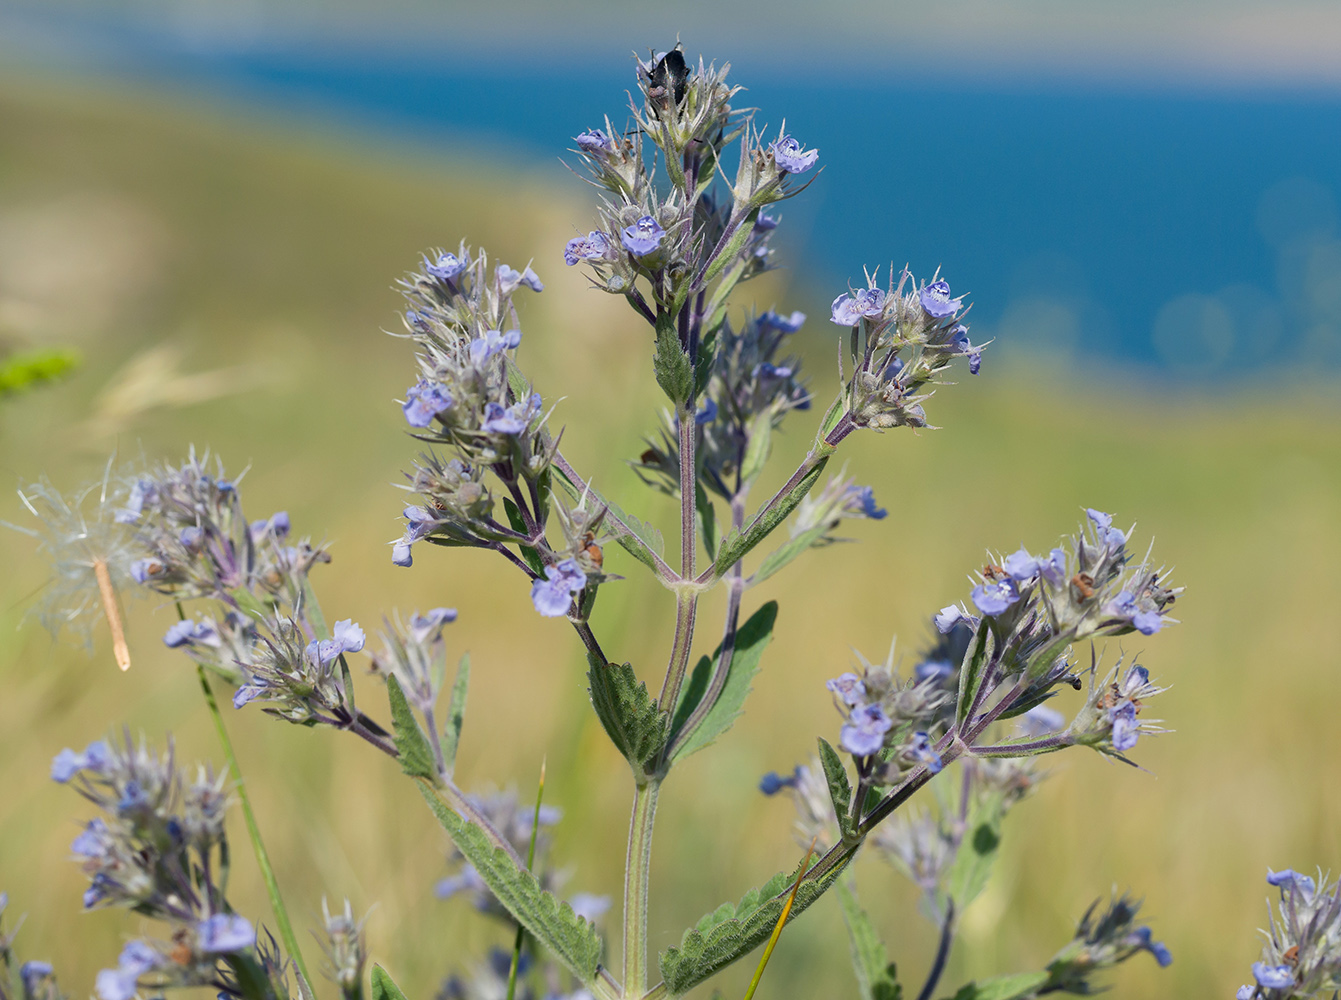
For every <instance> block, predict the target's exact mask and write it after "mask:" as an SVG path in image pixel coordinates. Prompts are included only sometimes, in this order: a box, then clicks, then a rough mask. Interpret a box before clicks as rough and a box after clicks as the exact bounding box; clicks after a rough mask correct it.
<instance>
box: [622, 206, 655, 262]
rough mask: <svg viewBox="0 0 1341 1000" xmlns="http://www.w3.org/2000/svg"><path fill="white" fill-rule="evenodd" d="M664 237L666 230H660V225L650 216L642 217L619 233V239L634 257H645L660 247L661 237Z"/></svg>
mask: <svg viewBox="0 0 1341 1000" xmlns="http://www.w3.org/2000/svg"><path fill="white" fill-rule="evenodd" d="M665 235H666V230H664V229H662V228H661V224H660V223H659V222H657V220H656V219H654V218H652V217H651V216H650V215H644V216H643V217H642V218H641V219H639V220H638V221H637V222H635V223H634V224H633V225H631V226H629V227H628V228H627V229H624V230H623V231H621V232H620V234H619V239H620V242H622V243H623V244H624V248H625V249H626V250H628V252H629V253H631V254H633V255H634V256H635V257H645V256H647V255H648V254H649V253H651V252H652V251H654V250H656V248H657V247H659V246H661V237H663V236H665Z"/></svg>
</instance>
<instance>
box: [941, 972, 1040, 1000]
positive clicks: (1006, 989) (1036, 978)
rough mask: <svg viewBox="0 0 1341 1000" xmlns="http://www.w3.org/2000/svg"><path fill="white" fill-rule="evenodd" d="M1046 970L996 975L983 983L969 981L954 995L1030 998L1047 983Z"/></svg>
mask: <svg viewBox="0 0 1341 1000" xmlns="http://www.w3.org/2000/svg"><path fill="white" fill-rule="evenodd" d="M1047 981H1048V974H1047V973H1046V972H1021V973H1017V974H1016V975H1013V976H996V977H994V978H992V979H986V980H983V981H982V982H981V983H969V984H968V985H966V986H965V987H964V988H963V989H961V990H960V991H959V992H958V993H956V994H955V995H954V1000H1028V998H1031V997H1034V996H1037V995H1038V990H1039V989H1040V988H1041V987H1042V986H1044V985H1046V983H1047Z"/></svg>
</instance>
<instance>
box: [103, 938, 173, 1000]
mask: <svg viewBox="0 0 1341 1000" xmlns="http://www.w3.org/2000/svg"><path fill="white" fill-rule="evenodd" d="M164 964H165V960H164V958H163V957H162V956H161V955H159V953H158V951H157V950H156V949H155V948H154V947H153V946H152V945H150V944H149V943H148V942H146V941H128V942H127V943H126V946H125V947H124V948H122V949H121V955H120V957H119V958H118V959H117V967H116V968H115V969H103V970H102V971H101V972H99V973H98V977H97V979H96V980H95V988H96V989H97V991H98V996H99V997H101V998H102V1000H131V998H132V997H134V996H135V993H136V983H137V982H138V981H139V978H140V976H142V975H144V974H145V973H146V972H150V971H152V970H154V969H157V968H161V967H162V966H163V965H164Z"/></svg>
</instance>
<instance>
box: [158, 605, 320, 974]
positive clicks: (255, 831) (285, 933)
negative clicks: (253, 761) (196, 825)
mask: <svg viewBox="0 0 1341 1000" xmlns="http://www.w3.org/2000/svg"><path fill="white" fill-rule="evenodd" d="M179 610H180V609H179ZM196 676H197V677H199V678H200V689H201V691H203V692H204V694H205V704H206V705H208V706H209V710H210V715H211V716H213V718H214V729H215V731H216V732H217V733H218V734H219V743H220V744H221V745H222V746H223V752H224V760H226V761H227V762H228V769H229V770H230V771H231V772H232V774H233V779H234V780H235V781H236V782H237V784H236V785H235V786H234V787H235V789H236V791H237V797H238V801H239V802H240V803H241V805H242V816H243V818H244V819H245V820H246V823H247V836H248V837H249V838H250V839H251V849H252V851H253V852H254V853H255V855H256V867H257V868H259V869H260V870H261V881H263V882H264V883H265V891H266V893H267V894H268V895H269V896H270V908H271V909H272V910H274V912H275V923H276V924H277V925H278V926H279V936H280V940H282V941H283V942H284V949H285V951H287V952H288V953H289V957H290V958H292V959H293V964H294V966H295V967H296V968H297V970H298V975H299V976H301V977H302V981H303V984H304V985H307V984H310V983H311V982H312V977H311V975H310V974H309V973H308V971H307V963H306V962H305V961H304V960H303V953H302V951H301V950H300V949H299V948H298V938H297V937H295V936H294V933H293V924H291V923H290V922H289V911H288V910H287V909H286V908H285V906H284V897H283V896H281V895H280V892H279V882H278V881H277V880H276V879H275V869H274V868H272V867H271V865H270V855H269V854H267V853H266V850H265V844H264V843H262V842H261V828H260V826H259V825H258V824H257V822H256V814H255V813H254V812H253V811H252V808H251V796H249V795H248V794H247V783H246V781H244V780H243V778H242V770H241V768H239V767H238V764H237V755H236V754H234V753H233V741H232V740H230V739H229V738H228V730H227V729H225V728H224V721H223V715H222V714H221V713H220V712H219V703H218V702H217V701H216V700H215V698H214V690H213V689H212V688H211V687H210V682H209V678H208V677H206V676H205V668H204V667H202V666H200V665H199V664H196ZM307 989H308V992H309V993H310V991H311V987H310V985H307Z"/></svg>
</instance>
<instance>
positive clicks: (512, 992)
mask: <svg viewBox="0 0 1341 1000" xmlns="http://www.w3.org/2000/svg"><path fill="white" fill-rule="evenodd" d="M439 770H441V768H439ZM544 798H545V762H544V761H543V760H542V761H541V762H540V787H539V788H538V789H537V790H536V793H535V815H534V816H532V817H531V846H530V848H529V849H528V850H527V852H526V870H527V871H530V870H531V869H532V868H534V867H535V839H536V836H537V835H538V833H539V832H540V803H541V801H543V800H544ZM525 940H526V928H524V927H523V926H522V925H521V924H520V923H519V924H517V937H516V940H514V941H513V942H512V965H511V966H509V967H508V995H507V1000H512V998H513V997H514V996H516V995H517V969H518V968H519V967H520V966H521V953H522V943H523V942H524V941H525Z"/></svg>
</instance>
